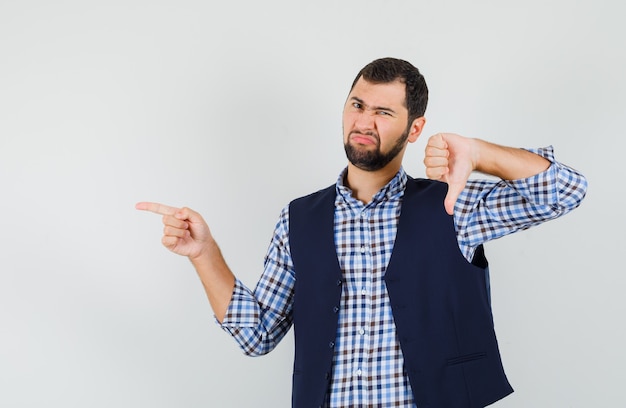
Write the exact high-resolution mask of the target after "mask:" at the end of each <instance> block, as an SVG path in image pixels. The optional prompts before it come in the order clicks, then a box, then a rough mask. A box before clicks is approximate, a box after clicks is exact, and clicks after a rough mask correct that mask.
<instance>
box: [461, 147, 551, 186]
mask: <svg viewBox="0 0 626 408" xmlns="http://www.w3.org/2000/svg"><path fill="white" fill-rule="evenodd" d="M472 143H473V157H474V170H476V171H478V172H481V173H484V174H489V175H492V176H496V177H499V178H501V179H503V180H518V179H524V178H528V177H532V176H534V175H536V174H539V173H541V172H543V171H545V170H546V169H547V168H548V167H549V166H550V161H549V160H547V159H545V158H543V157H541V156H539V155H537V154H535V153H532V152H529V151H527V150H523V149H517V148H513V147H506V146H500V145H497V144H494V143H490V142H486V141H484V140H480V139H472Z"/></svg>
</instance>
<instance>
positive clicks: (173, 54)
mask: <svg viewBox="0 0 626 408" xmlns="http://www.w3.org/2000/svg"><path fill="white" fill-rule="evenodd" d="M620 4H621V2H619V1H617V0H615V1H598V0H593V1H592V0H579V1H576V2H572V1H565V0H560V1H546V0H541V1H539V0H527V1H524V2H503V1H495V0H494V1H474V2H464V1H438V2H435V1H428V2H427V1H416V0H411V1H400V0H397V1H371V0H359V1H355V0H343V1H319V0H318V1H307V2H300V1H286V0H285V1H276V0H274V1H272V0H268V1H263V2H256V1H251V0H249V1H232V2H227V1H224V2H215V1H206V0H204V1H200V0H198V1H191V0H178V1H164V0H163V1H147V0H146V1H141V0H124V1H121V0H109V1H100V2H95V1H92V2H89V1H43V0H39V1H27V0H26V1H11V0H1V1H0V188H1V190H0V406H2V407H81V408H82V407H251V406H257V407H268V406H273V407H287V406H289V403H290V393H291V364H292V357H293V355H292V345H293V344H292V339H291V335H288V336H287V338H286V339H285V341H284V342H283V343H282V344H281V345H280V346H279V347H278V348H277V349H276V350H275V351H274V352H273V353H271V354H270V355H268V356H265V357H262V358H248V357H245V356H243V355H242V354H241V352H240V351H239V349H238V348H237V346H236V345H235V343H234V342H233V341H232V340H231V339H230V338H229V337H228V336H227V335H226V334H225V333H223V332H222V331H221V330H220V329H219V328H218V327H217V326H216V325H215V324H214V323H213V317H212V312H211V311H210V308H209V305H208V302H207V301H206V299H205V295H204V292H203V290H202V287H201V284H200V282H199V280H198V278H197V276H196V275H195V272H194V271H193V269H192V267H191V266H190V264H189V262H188V261H187V260H186V259H184V258H181V257H178V256H176V255H173V254H171V253H169V252H168V251H167V250H166V249H164V248H163V247H162V246H161V245H160V236H161V223H160V219H159V217H158V216H155V215H152V214H147V213H141V212H137V211H136V210H135V209H134V204H135V202H137V201H143V200H150V201H161V202H164V203H167V204H170V205H175V206H181V205H187V206H190V207H192V208H194V209H197V210H198V211H200V212H201V213H202V214H204V216H205V218H206V219H207V221H208V222H209V224H210V226H211V228H212V230H213V233H214V235H215V236H216V237H217V239H218V241H219V242H220V244H221V247H222V249H223V252H224V254H225V257H226V259H227V260H228V262H229V264H230V266H231V267H232V269H233V270H234V271H235V272H236V274H237V275H238V276H239V277H240V278H241V279H242V280H243V281H244V283H246V284H247V285H249V286H254V284H255V283H256V280H257V279H258V277H259V275H260V273H261V269H262V261H263V256H264V253H265V250H266V248H267V245H268V243H269V239H270V236H271V232H272V229H273V227H274V224H275V222H276V221H277V219H278V214H279V212H280V209H281V208H282V207H283V206H284V205H285V204H287V203H288V202H289V201H290V200H291V199H293V198H295V197H297V196H300V195H303V194H306V193H309V192H312V191H314V190H317V189H319V188H322V187H325V186H327V185H329V184H331V183H333V182H334V181H335V179H336V177H337V175H338V173H339V172H340V171H341V169H342V168H343V166H344V165H345V157H344V153H343V148H342V145H341V109H342V106H343V102H344V100H345V97H346V95H347V93H348V88H349V85H350V83H351V81H352V79H353V78H354V76H355V75H356V73H357V72H358V70H359V69H360V68H361V67H362V66H363V65H365V64H367V63H368V62H370V61H371V60H373V59H375V58H379V57H383V56H395V57H399V58H403V59H407V60H409V61H410V62H412V63H413V64H415V65H416V66H418V67H419V68H420V69H421V71H422V73H423V74H424V75H425V77H426V79H427V82H428V85H429V88H430V95H431V97H430V104H429V107H428V110H427V118H428V123H427V126H426V129H425V131H424V134H423V136H422V138H421V139H420V140H418V142H417V143H415V144H414V145H412V146H410V148H409V151H408V152H407V155H406V156H405V168H406V169H407V171H408V172H409V173H410V174H412V175H413V176H423V166H422V157H423V148H424V145H425V141H426V139H427V136H429V135H430V134H433V133H436V132H439V131H452V132H458V133H461V134H464V135H467V136H475V137H481V138H485V139H488V140H491V141H494V142H497V143H501V144H506V145H513V146H525V147H537V146H544V145H548V144H553V145H554V146H555V149H556V154H557V158H558V159H559V160H561V161H563V162H565V163H567V164H570V165H571V166H573V167H575V168H577V169H579V170H580V171H582V172H583V173H584V174H585V175H586V176H587V177H588V180H589V183H590V187H589V192H588V196H587V198H586V200H585V201H584V202H583V205H582V206H581V208H579V209H578V210H576V211H574V212H573V213H571V214H570V215H568V216H566V217H564V218H562V219H559V220H556V221H553V222H551V223H548V224H545V225H543V226H540V227H538V228H536V229H531V230H529V231H526V232H523V233H520V234H517V235H514V236H511V237H507V238H504V239H502V240H500V241H496V242H493V243H490V244H488V245H487V248H486V249H487V255H488V256H489V258H490V261H491V270H492V292H493V293H492V294H493V307H494V316H495V320H496V330H497V333H498V336H499V341H500V346H501V352H502V356H503V360H504V364H505V368H506V371H507V374H508V376H509V380H510V381H511V383H512V385H513V387H514V388H515V389H516V392H515V393H514V394H513V395H512V396H510V397H508V398H506V399H505V400H503V401H501V402H499V403H496V404H495V405H494V406H497V407H501V408H522V407H523V408H527V407H618V406H626V394H624V392H623V387H624V379H625V378H624V363H626V356H625V354H626V352H625V351H624V344H626V329H625V324H624V316H625V314H626V301H625V300H624V286H625V283H626V279H625V278H624V269H625V268H624V265H623V260H622V257H621V256H620V255H621V253H623V251H624V244H625V243H626V242H625V239H624V229H625V221H624V216H623V211H624V209H623V199H624V190H623V188H622V183H623V176H624V170H623V169H624V167H623V164H624V148H625V142H624V132H623V130H624V129H623V126H621V122H622V121H623V119H624V116H625V114H626V96H625V95H626V81H625V80H624V73H625V72H626V55H625V54H626V52H625V49H626V47H625V44H624V39H625V38H626V29H624V28H623V27H624V25H623V12H621V11H620V7H621V6H620Z"/></svg>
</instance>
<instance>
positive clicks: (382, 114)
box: [378, 111, 391, 116]
mask: <svg viewBox="0 0 626 408" xmlns="http://www.w3.org/2000/svg"><path fill="white" fill-rule="evenodd" d="M378 114H379V115H381V116H391V113H389V112H387V111H378Z"/></svg>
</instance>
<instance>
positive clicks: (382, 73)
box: [350, 58, 428, 125]
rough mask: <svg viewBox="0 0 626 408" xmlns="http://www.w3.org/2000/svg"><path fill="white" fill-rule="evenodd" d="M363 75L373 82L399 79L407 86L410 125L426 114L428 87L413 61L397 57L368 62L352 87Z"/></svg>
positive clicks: (406, 94)
mask: <svg viewBox="0 0 626 408" xmlns="http://www.w3.org/2000/svg"><path fill="white" fill-rule="evenodd" d="M361 77H363V79H364V80H366V81H367V82H371V83H373V84H387V83H390V82H394V81H396V80H399V81H400V82H402V83H404V85H405V88H406V91H405V92H406V93H405V101H404V103H405V105H406V108H407V110H408V111H409V123H408V124H409V125H410V124H411V123H413V121H414V120H415V119H417V118H419V117H422V116H424V113H425V112H426V105H427V104H428V87H427V86H426V80H425V79H424V76H423V75H422V74H421V73H420V71H419V70H418V69H417V68H416V67H414V66H413V65H412V64H411V63H409V62H406V61H404V60H401V59H397V58H380V59H377V60H374V61H372V62H370V63H369V64H367V65H366V66H364V67H363V69H361V71H359V73H358V74H357V76H356V78H354V82H352V87H351V88H350V91H352V88H354V85H356V83H357V81H358V80H359V78H361Z"/></svg>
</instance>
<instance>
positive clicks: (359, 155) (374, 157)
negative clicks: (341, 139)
mask: <svg viewBox="0 0 626 408" xmlns="http://www.w3.org/2000/svg"><path fill="white" fill-rule="evenodd" d="M366 134H368V135H370V136H374V137H375V138H376V141H377V142H378V143H377V146H376V149H375V150H365V149H359V147H358V146H354V145H353V144H351V143H350V138H349V137H348V141H347V142H346V143H344V145H343V148H344V150H345V151H346V156H347V157H348V160H349V161H350V163H352V164H353V165H354V166H355V167H357V168H359V169H361V170H365V171H376V170H380V169H382V168H383V167H385V166H386V165H387V164H389V162H391V161H392V160H393V159H395V158H396V156H398V154H400V152H401V151H402V149H403V148H404V146H405V144H406V140H407V139H408V137H409V129H406V130H405V131H404V133H402V134H401V135H400V137H398V140H396V143H395V144H394V145H393V147H392V148H391V150H389V151H388V152H387V153H383V152H382V151H381V150H380V138H379V137H378V134H377V133H374V132H367V133H366Z"/></svg>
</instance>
